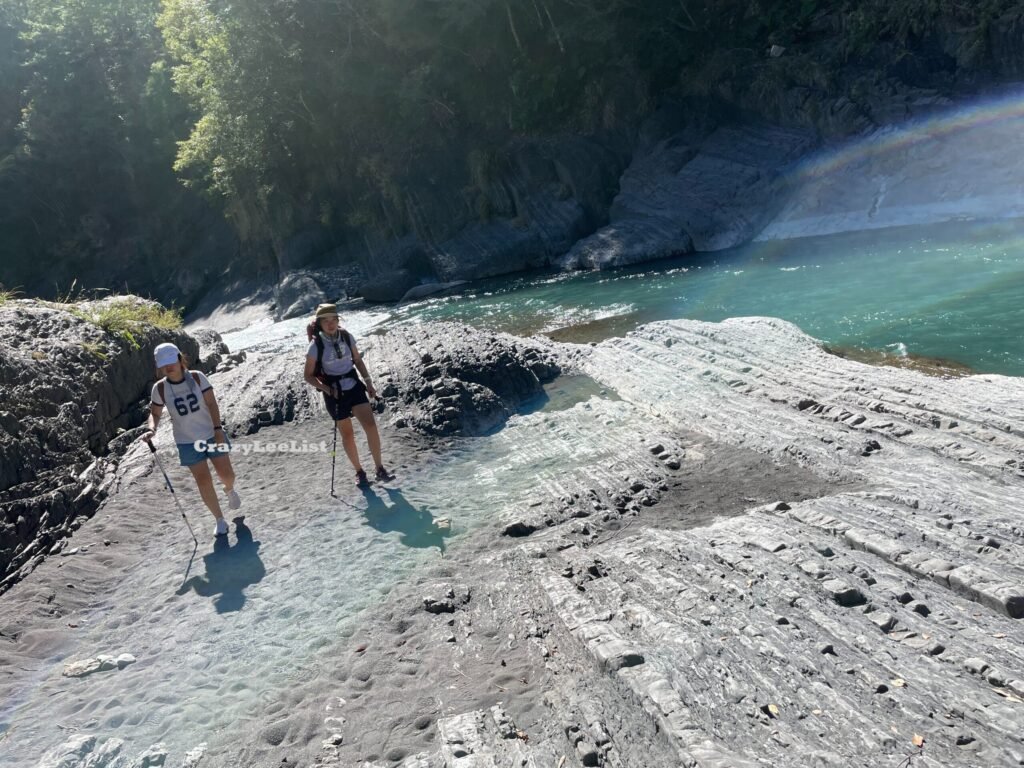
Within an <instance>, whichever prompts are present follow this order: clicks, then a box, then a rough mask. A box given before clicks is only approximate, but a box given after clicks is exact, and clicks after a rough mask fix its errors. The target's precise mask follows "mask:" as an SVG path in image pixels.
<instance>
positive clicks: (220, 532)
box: [213, 517, 228, 536]
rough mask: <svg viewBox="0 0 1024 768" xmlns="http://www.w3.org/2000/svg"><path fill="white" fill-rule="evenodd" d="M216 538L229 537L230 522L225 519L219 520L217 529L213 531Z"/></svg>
mask: <svg viewBox="0 0 1024 768" xmlns="http://www.w3.org/2000/svg"><path fill="white" fill-rule="evenodd" d="M213 535H214V536H227V535H228V521H227V520H225V519H224V518H223V517H218V518H217V527H216V528H215V529H214V531H213Z"/></svg>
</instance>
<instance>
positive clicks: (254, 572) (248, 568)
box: [178, 518, 267, 613]
mask: <svg viewBox="0 0 1024 768" xmlns="http://www.w3.org/2000/svg"><path fill="white" fill-rule="evenodd" d="M235 536H236V538H237V541H236V543H235V545H234V546H231V543H230V542H229V541H228V537H227V536H218V537H217V538H216V540H215V541H214V542H213V551H212V552H210V553H209V554H208V555H203V562H204V563H206V575H205V576H193V577H192V578H191V579H189V580H188V581H186V582H185V583H184V584H182V585H181V586H180V587H179V588H178V594H179V595H183V594H185V593H186V592H188V591H189V590H190V589H191V590H195V593H196V594H197V595H200V596H201V597H212V598H213V605H214V607H215V608H216V609H217V613H230V612H231V611H238V610H241V609H242V606H243V605H245V588H246V587H248V586H251V585H252V584H257V583H259V581H260V580H261V579H262V578H263V577H264V576H266V575H267V569H266V568H264V567H263V561H262V560H260V554H259V552H260V542H258V541H253V538H252V531H251V530H250V529H249V528H248V527H247V526H246V525H245V523H244V522H243V521H242V519H241V518H237V519H236V520H235Z"/></svg>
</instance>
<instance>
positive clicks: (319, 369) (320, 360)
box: [313, 333, 324, 376]
mask: <svg viewBox="0 0 1024 768" xmlns="http://www.w3.org/2000/svg"><path fill="white" fill-rule="evenodd" d="M313 340H314V341H315V342H316V365H315V366H314V368H313V375H314V376H323V375H324V340H323V339H322V338H321V337H320V334H319V333H318V334H317V335H316V336H314V337H313Z"/></svg>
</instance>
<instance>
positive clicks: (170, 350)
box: [153, 342, 181, 368]
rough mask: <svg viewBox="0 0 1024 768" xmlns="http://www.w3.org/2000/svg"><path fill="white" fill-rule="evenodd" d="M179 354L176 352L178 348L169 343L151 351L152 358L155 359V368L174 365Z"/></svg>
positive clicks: (159, 345)
mask: <svg viewBox="0 0 1024 768" xmlns="http://www.w3.org/2000/svg"><path fill="white" fill-rule="evenodd" d="M180 354H181V352H179V351H178V348H177V347H176V346H174V345H173V344H171V343H170V342H166V343H164V344H158V345H157V348H156V349H155V350H153V357H155V358H156V367H157V368H163V367H164V366H165V365H174V364H175V363H176V362H178V355H180Z"/></svg>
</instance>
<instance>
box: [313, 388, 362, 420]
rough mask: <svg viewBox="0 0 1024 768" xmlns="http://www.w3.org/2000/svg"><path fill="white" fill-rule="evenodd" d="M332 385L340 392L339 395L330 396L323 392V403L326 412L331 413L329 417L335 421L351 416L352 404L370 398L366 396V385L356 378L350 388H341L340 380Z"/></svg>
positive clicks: (358, 403) (357, 403)
mask: <svg viewBox="0 0 1024 768" xmlns="http://www.w3.org/2000/svg"><path fill="white" fill-rule="evenodd" d="M334 386H335V390H334V391H335V392H340V395H341V396H340V397H331V396H330V395H328V394H327V393H326V392H325V393H324V405H326V406H327V412H328V413H329V414H331V418H332V419H334V420H335V421H342V420H343V419H350V418H352V408H353V407H354V406H356V405H362V404H363V403H368V402H370V398H368V397H367V396H366V387H365V386H363V382H361V381H358V380H357V381H356V385H355V386H354V387H352V388H351V389H345V390H342V389H341V382H340V381H339V382H337V383H336V384H335V385H334Z"/></svg>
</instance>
